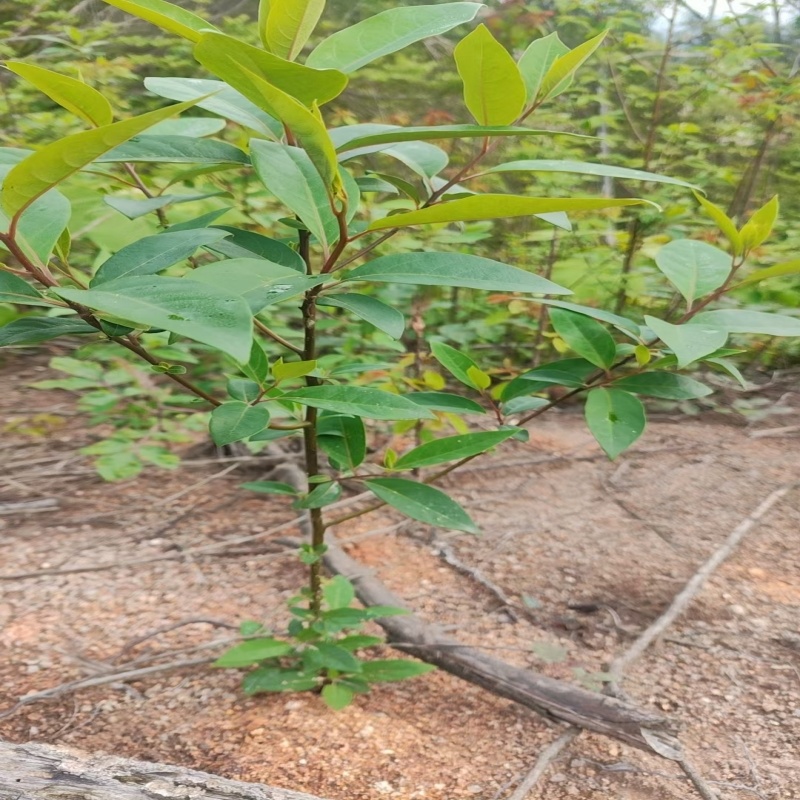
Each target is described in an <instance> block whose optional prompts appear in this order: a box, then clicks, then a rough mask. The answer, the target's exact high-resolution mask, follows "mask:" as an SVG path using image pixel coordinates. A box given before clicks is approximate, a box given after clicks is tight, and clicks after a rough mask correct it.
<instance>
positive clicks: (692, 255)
mask: <svg viewBox="0 0 800 800" xmlns="http://www.w3.org/2000/svg"><path fill="white" fill-rule="evenodd" d="M656 264H657V266H658V268H659V269H660V270H661V271H662V272H663V273H664V275H666V276H667V278H668V279H669V281H670V282H671V283H672V285H673V286H675V288H676V289H677V290H678V291H679V292H680V293H681V294H682V295H683V296H684V298H685V299H686V302H687V303H688V304H689V306H690V307H691V305H692V304H693V303H694V301H695V300H697V299H698V298H700V297H704V296H705V295H707V294H710V293H711V292H713V291H714V290H715V289H719V287H720V286H722V284H723V283H725V281H726V280H727V279H728V276H729V275H730V273H731V268H732V264H731V257H730V256H729V255H728V254H727V253H725V252H724V251H722V250H719V249H718V248H716V247H713V246H712V245H710V244H706V243H705V242H695V241H692V240H691V239H678V240H676V241H674V242H670V243H669V244H666V245H664V246H663V247H662V248H661V249H660V250H659V251H658V253H656Z"/></svg>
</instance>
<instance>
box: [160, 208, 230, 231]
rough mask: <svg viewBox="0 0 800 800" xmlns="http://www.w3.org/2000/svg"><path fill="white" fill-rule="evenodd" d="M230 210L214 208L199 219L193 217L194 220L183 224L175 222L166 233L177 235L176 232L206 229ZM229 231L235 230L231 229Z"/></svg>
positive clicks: (219, 226)
mask: <svg viewBox="0 0 800 800" xmlns="http://www.w3.org/2000/svg"><path fill="white" fill-rule="evenodd" d="M230 210H231V209H230V207H228V208H215V209H214V210H213V211H209V212H208V213H206V214H201V215H200V216H199V217H194V219H187V220H186V221H185V222H176V223H175V224H174V225H170V226H169V228H167V232H169V233H177V232H178V231H196V230H202V229H203V228H207V227H208V226H209V225H211V223H212V222H216V221H217V220H218V219H219V218H220V217H221V216H224V215H225V214H227V213H228V212H229V211H230ZM215 227H217V228H220V229H221V230H225V229H224V228H223V227H222V226H221V225H217V226H215ZM230 230H236V229H235V228H232V229H230Z"/></svg>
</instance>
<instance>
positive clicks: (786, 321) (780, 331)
mask: <svg viewBox="0 0 800 800" xmlns="http://www.w3.org/2000/svg"><path fill="white" fill-rule="evenodd" d="M689 325H690V327H691V328H694V327H695V326H705V325H709V326H713V327H715V328H719V329H721V330H723V331H725V332H726V333H758V334H763V335H765V336H800V317H791V316H789V315H788V314H770V313H768V312H766V311H747V310H744V309H742V310H741V311H740V310H737V309H720V310H719V311H703V312H702V313H701V314H698V315H697V316H696V317H693V318H692V319H691V320H690V321H689ZM651 327H652V326H651ZM654 330H655V329H654ZM721 346H722V345H720V347H721Z"/></svg>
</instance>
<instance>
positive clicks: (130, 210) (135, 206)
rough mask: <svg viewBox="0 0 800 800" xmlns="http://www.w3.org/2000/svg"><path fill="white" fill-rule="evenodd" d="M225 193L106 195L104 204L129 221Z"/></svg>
mask: <svg viewBox="0 0 800 800" xmlns="http://www.w3.org/2000/svg"><path fill="white" fill-rule="evenodd" d="M221 194H226V193H225V192H204V193H202V194H159V195H156V196H155V197H146V198H143V199H138V198H135V197H125V196H115V195H110V194H107V195H104V196H103V202H104V203H105V204H106V205H107V206H110V207H111V208H113V209H114V210H115V211H119V213H120V214H124V215H125V216H126V217H127V218H128V219H139V217H145V216H147V215H148V214H152V213H153V212H154V211H158V210H159V209H161V208H167V207H168V206H171V205H176V204H178V203H194V202H196V201H197V200H206V199H208V198H209V197H218V196H219V195H221Z"/></svg>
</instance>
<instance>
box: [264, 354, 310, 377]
mask: <svg viewBox="0 0 800 800" xmlns="http://www.w3.org/2000/svg"><path fill="white" fill-rule="evenodd" d="M316 368H317V362H316V361H291V362H289V363H288V364H284V363H283V359H282V358H279V359H278V360H277V361H276V362H275V363H274V364H273V365H272V376H273V377H274V378H275V380H276V381H287V380H289V379H291V378H302V377H303V376H304V375H310V374H311V373H312V372H313V371H314V370H315V369H316Z"/></svg>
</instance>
